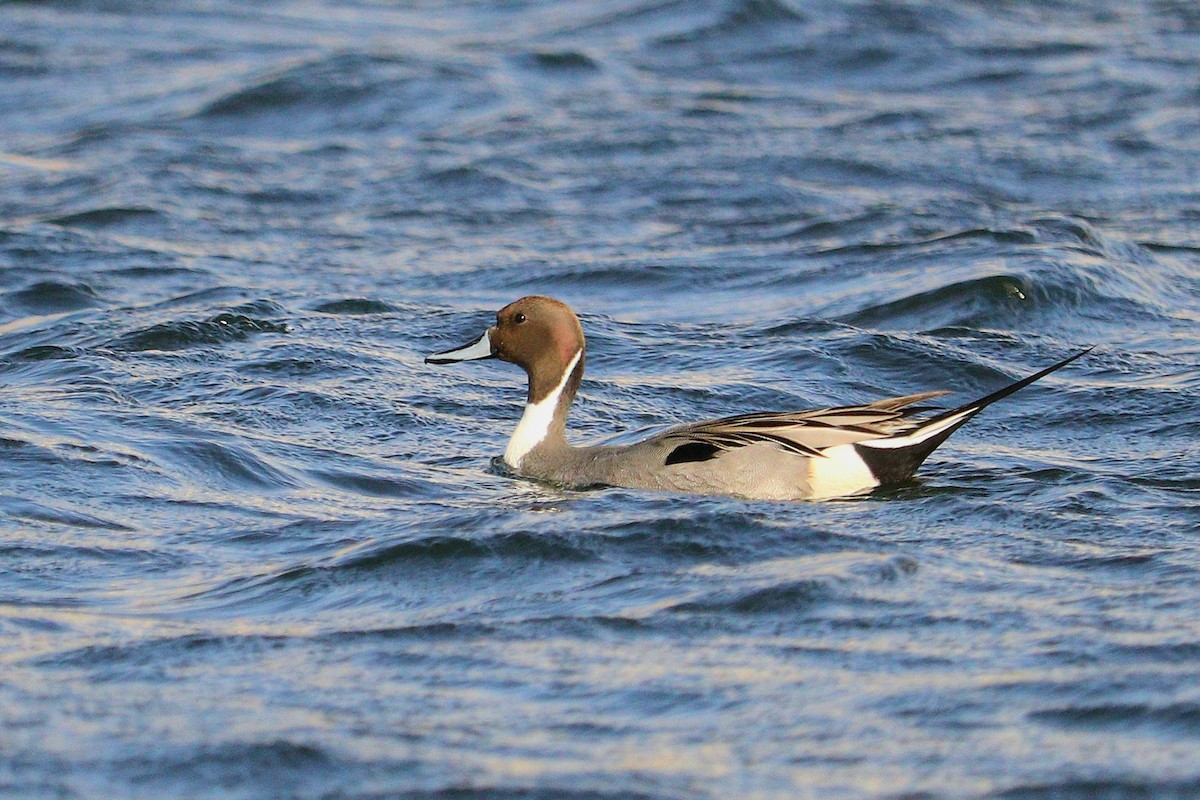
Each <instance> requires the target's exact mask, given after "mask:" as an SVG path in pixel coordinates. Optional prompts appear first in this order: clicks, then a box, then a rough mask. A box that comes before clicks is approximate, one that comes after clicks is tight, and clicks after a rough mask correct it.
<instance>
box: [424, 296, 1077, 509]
mask: <svg viewBox="0 0 1200 800" xmlns="http://www.w3.org/2000/svg"><path fill="white" fill-rule="evenodd" d="M1089 349H1090V348H1089ZM584 352H585V347H584V338H583V328H582V327H580V325H579V319H578V318H577V317H576V316H575V313H574V312H573V311H571V309H570V308H569V307H568V306H567V305H566V304H564V303H561V302H559V301H558V300H554V299H552V298H549V297H523V298H521V299H520V300H517V301H515V302H513V303H510V304H509V305H507V306H505V307H504V308H502V309H500V311H499V312H498V313H497V314H496V324H495V325H493V326H491V327H490V328H488V329H487V330H486V331H484V333H483V336H481V337H480V338H479V339H478V340H476V341H474V342H471V343H470V344H468V345H465V346H463V347H458V348H455V349H453V350H446V351H444V352H441V353H435V354H433V355H431V356H429V357H428V358H426V359H425V362H426V363H428V364H450V363H453V362H456V361H471V360H475V359H483V358H499V359H501V360H503V361H509V362H512V363H514V364H517V365H518V366H520V367H521V368H523V369H524V370H525V372H526V374H527V375H528V376H529V393H528V396H527V399H526V403H525V413H524V414H523V415H522V416H521V421H520V422H519V423H518V424H517V429H516V431H515V432H514V433H513V435H512V438H511V439H510V440H509V442H508V447H507V448H506V449H505V451H504V463H505V464H507V465H508V467H509V468H510V469H511V470H512V471H513V472H515V473H516V474H518V475H522V476H525V477H529V478H534V479H538V480H543V481H549V482H551V483H555V484H559V485H561V486H567V487H593V486H620V487H626V488H631V489H658V490H667V491H677V492H694V493H700V494H726V495H734V496H738V497H744V498H752V499H764V500H816V499H824V498H833V497H845V496H848V495H852V494H858V493H861V492H865V491H867V490H870V489H873V488H875V487H876V486H880V485H884V484H891V483H898V482H902V481H905V480H907V479H909V478H910V477H912V475H913V473H915V472H916V470H917V467H919V466H920V465H921V462H923V461H924V460H925V458H926V456H928V455H929V454H930V453H932V452H933V451H934V449H935V448H936V447H937V446H938V445H940V444H941V443H942V442H944V441H945V440H946V438H947V437H949V436H950V434H952V433H954V431H956V430H958V428H959V427H961V426H962V425H963V424H964V423H965V422H967V420H969V419H971V418H972V417H973V416H975V415H976V414H978V413H979V412H980V411H981V410H982V409H984V408H985V407H987V406H988V405H990V404H992V403H994V402H996V401H997V400H999V399H1001V398H1003V397H1007V396H1008V395H1010V394H1012V393H1013V392H1015V391H1017V390H1018V389H1021V388H1023V387H1025V386H1028V385H1029V384H1031V383H1033V382H1034V381H1036V380H1038V379H1039V378H1042V377H1045V376H1046V375H1049V374H1050V373H1051V372H1054V371H1055V370H1057V369H1059V368H1061V367H1063V366H1066V365H1067V364H1069V363H1071V362H1072V361H1074V360H1075V359H1077V358H1079V357H1080V356H1082V355H1084V353H1086V352H1088V351H1087V350H1085V351H1083V352H1081V353H1076V354H1075V355H1073V356H1071V357H1070V358H1067V359H1064V360H1063V361H1060V362H1058V363H1057V364H1055V365H1053V366H1051V367H1047V368H1046V369H1044V370H1042V371H1041V372H1038V373H1036V374H1034V375H1030V376H1029V377H1028V378H1024V379H1023V380H1019V381H1017V382H1016V383H1013V384H1011V385H1009V386H1006V387H1005V388H1003V389H1000V390H999V391H997V392H993V393H992V394H989V395H987V396H986V397H983V398H980V399H979V400H976V401H974V402H972V403H968V404H966V405H964V406H960V407H959V408H956V409H953V410H951V411H942V412H940V413H934V412H935V411H936V409H930V408H928V407H922V406H919V405H916V404H918V403H920V402H922V401H924V400H929V399H930V398H933V397H940V396H941V395H944V394H948V392H944V391H933V392H920V393H918V394H910V395H905V396H903V397H891V398H887V399H884V400H876V401H875V402H873V403H867V404H865V405H857V406H839V407H836V408H822V409H816V410H812V411H783V412H767V413H755V414H739V415H737V416H733V417H724V418H722V419H716V420H711V421H708V422H694V423H690V424H687V425H680V426H678V427H674V428H670V429H669V430H666V431H664V432H662V433H659V434H656V435H654V436H651V437H650V438H648V439H645V440H644V441H640V442H637V443H635V444H631V445H599V446H594V447H574V446H572V445H571V444H569V443H568V442H567V439H566V424H567V412H568V411H569V410H570V408H571V401H572V400H574V399H575V392H576V391H578V389H579V383H580V381H581V380H582V379H583V363H584V359H585V355H584Z"/></svg>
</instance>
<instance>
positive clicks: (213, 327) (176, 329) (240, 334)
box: [107, 312, 288, 352]
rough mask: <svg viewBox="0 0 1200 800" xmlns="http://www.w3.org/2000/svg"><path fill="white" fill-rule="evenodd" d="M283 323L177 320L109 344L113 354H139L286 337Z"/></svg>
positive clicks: (232, 316)
mask: <svg viewBox="0 0 1200 800" xmlns="http://www.w3.org/2000/svg"><path fill="white" fill-rule="evenodd" d="M287 332H288V327H287V325H286V324H284V323H282V322H275V321H272V320H267V319H258V318H255V317H250V316H247V315H245V314H236V313H230V312H223V313H220V314H217V315H216V316H213V317H210V318H209V319H206V320H178V321H172V322H163V323H159V324H157V325H151V326H150V327H148V328H143V329H141V330H138V331H134V332H132V333H127V334H124V335H122V336H119V337H117V338H116V339H114V340H112V341H110V342H109V343H108V345H107V347H108V348H109V349H112V350H122V351H129V352H142V351H150V350H159V351H163V350H167V351H169V350H186V349H187V348H190V347H200V346H205V345H219V344H226V343H229V342H241V341H245V340H246V339H249V338H250V337H251V336H254V335H256V334H261V333H287Z"/></svg>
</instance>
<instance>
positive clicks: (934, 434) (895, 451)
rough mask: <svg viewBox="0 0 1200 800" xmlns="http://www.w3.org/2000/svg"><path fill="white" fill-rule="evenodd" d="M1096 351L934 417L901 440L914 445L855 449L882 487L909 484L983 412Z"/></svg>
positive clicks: (860, 447)
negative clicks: (910, 440) (923, 434)
mask: <svg viewBox="0 0 1200 800" xmlns="http://www.w3.org/2000/svg"><path fill="white" fill-rule="evenodd" d="M1093 348H1095V345H1092V347H1089V348H1088V349H1086V350H1083V351H1080V352H1078V353H1076V354H1075V355H1073V356H1071V357H1070V358H1065V359H1063V360H1062V361H1059V362H1058V363H1057V364H1054V365H1052V366H1050V367H1047V368H1046V369H1044V370H1041V371H1040V372H1035V373H1034V374H1033V375H1030V376H1029V377H1027V378H1022V379H1021V380H1019V381H1017V382H1015V383H1010V384H1009V385H1008V386H1005V387H1004V388H1003V389H999V390H997V391H995V392H992V393H991V394H989V395H986V396H984V397H981V398H979V399H978V400H975V401H972V402H970V403H967V404H966V405H963V406H959V407H958V408H956V409H953V410H952V411H945V412H943V413H941V414H938V415H937V416H935V417H930V418H929V419H927V420H925V421H924V422H922V423H921V425H920V427H918V428H917V429H916V430H915V431H913V432H912V433H909V434H906V435H905V436H903V437H897V438H900V439H906V438H910V437H912V438H913V439H914V441H913V443H912V444H907V445H902V446H899V447H889V446H887V445H883V446H880V445H875V446H872V445H871V442H863V443H860V444H856V445H855V446H854V449H855V450H856V451H857V452H858V455H859V457H860V458H862V460H863V463H865V464H866V465H867V467H868V468H869V469H870V470H871V474H873V475H874V476H875V479H876V480H878V481H879V483H880V484H888V483H899V482H900V481H904V480H908V479H909V478H911V477H912V475H913V473H915V472H916V471H917V468H918V467H920V466H921V464H922V463H923V462H924V461H925V459H926V458H928V457H929V454H930V453H932V452H933V451H934V450H936V449H937V448H938V446H939V445H941V443H942V442H944V441H946V440H947V439H949V438H950V434H952V433H954V432H955V431H956V430H958V429H959V428H961V427H962V426H963V425H965V424H966V423H967V422H968V421H970V420H971V419H972V418H973V417H974V416H975V415H976V414H978V413H979V412H980V411H982V410H983V409H985V408H987V407H988V406H990V405H991V404H992V403H994V402H996V401H997V400H1003V399H1004V398H1005V397H1008V396H1009V395H1010V394H1012V393H1013V392H1016V391H1019V390H1021V389H1024V388H1025V387H1026V386H1028V385H1029V384H1031V383H1033V382H1034V381H1037V380H1040V379H1041V378H1044V377H1046V376H1047V375H1049V374H1050V373H1051V372H1054V371H1055V370H1059V369H1062V368H1063V367H1065V366H1066V365H1067V364H1070V363H1071V362H1072V361H1074V360H1075V359H1077V358H1081V357H1082V356H1085V355H1087V354H1088V353H1090V352H1091V351H1092V350H1093ZM957 416H961V417H962V418H961V419H959V420H957V421H956V422H954V423H953V424H950V425H948V426H946V427H944V428H941V429H938V423H942V422H945V421H946V420H949V419H953V418H954V417H957ZM930 429H932V430H931V432H930V435H929V436H928V437H925V438H922V437H921V431H922V430H930ZM881 441H887V440H881Z"/></svg>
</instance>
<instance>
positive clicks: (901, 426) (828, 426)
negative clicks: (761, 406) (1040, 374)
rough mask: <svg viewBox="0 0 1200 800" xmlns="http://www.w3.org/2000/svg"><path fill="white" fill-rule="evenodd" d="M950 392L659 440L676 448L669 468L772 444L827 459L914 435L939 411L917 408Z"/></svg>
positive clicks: (731, 422) (757, 419) (758, 418)
mask: <svg viewBox="0 0 1200 800" xmlns="http://www.w3.org/2000/svg"><path fill="white" fill-rule="evenodd" d="M945 394H949V392H940V391H939V392H920V393H918V394H909V395H904V396H903V397H889V398H886V399H884V400H876V401H875V402H873V403H867V404H865V405H854V406H837V407H834V408H819V409H813V410H809V411H782V412H761V413H753V414H738V415H736V416H732V417H722V418H721V419H714V420H709V421H707V422H697V423H692V424H689V425H680V426H678V427H676V428H671V429H670V430H667V431H664V432H663V433H660V434H659V435H657V436H655V437H654V439H657V440H659V441H661V442H662V443H664V444H666V445H668V446H671V449H670V451H669V452H668V454H667V457H666V461H665V462H664V463H665V464H666V465H668V466H669V465H671V464H682V463H685V462H689V461H708V460H710V459H713V458H716V457H717V456H719V455H720V454H721V453H723V452H726V451H728V450H732V449H734V448H737V447H745V446H746V445H751V444H759V443H761V442H767V443H770V444H774V445H775V446H776V447H778V448H779V449H781V450H783V451H785V452H789V453H794V454H796V455H798V456H807V457H813V456H821V455H822V453H821V451H822V450H825V449H826V448H829V447H836V446H837V445H841V444H855V443H857V442H863V441H870V440H873V439H883V438H887V437H889V436H896V435H903V434H905V433H909V432H911V431H914V430H916V429H917V427H919V425H920V423H919V422H918V421H917V420H915V419H913V417H914V416H916V415H919V414H922V413H925V412H929V411H933V410H935V409H931V408H928V407H926V406H915V405H913V404H914V403H920V402H922V401H924V400H929V399H931V398H934V397H941V396H942V395H945Z"/></svg>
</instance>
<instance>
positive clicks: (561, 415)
mask: <svg viewBox="0 0 1200 800" xmlns="http://www.w3.org/2000/svg"><path fill="white" fill-rule="evenodd" d="M582 379H583V350H582V349H581V350H579V351H577V352H576V353H575V355H574V356H573V357H572V358H571V360H570V361H569V362H568V363H567V366H566V369H565V370H564V371H563V374H562V378H561V379H560V380H559V382H558V384H557V385H556V386H554V387H553V388H552V389H551V390H550V391H549V392H547V393H545V394H544V395H543V396H542V397H541V398H535V397H534V385H535V381H534V380H533V376H530V381H529V395H528V397H527V398H526V401H525V413H524V414H522V415H521V421H520V422H518V423H517V429H516V430H515V431H513V435H512V438H510V439H509V440H508V447H507V448H506V449H505V451H504V463H506V464H508V466H510V467H512V468H513V469H520V467H521V461H522V460H523V459H524V458H525V456H527V455H529V454H530V453H531V452H533V451H534V450H535V449H537V450H541V449H543V448H547V447H549V448H555V447H561V448H566V447H567V438H566V429H567V413H568V412H569V411H570V410H571V403H572V401H574V399H575V392H577V391H578V390H579V382H580V381H581V380H582Z"/></svg>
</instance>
